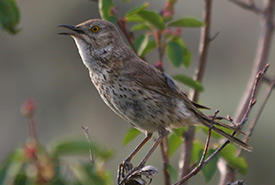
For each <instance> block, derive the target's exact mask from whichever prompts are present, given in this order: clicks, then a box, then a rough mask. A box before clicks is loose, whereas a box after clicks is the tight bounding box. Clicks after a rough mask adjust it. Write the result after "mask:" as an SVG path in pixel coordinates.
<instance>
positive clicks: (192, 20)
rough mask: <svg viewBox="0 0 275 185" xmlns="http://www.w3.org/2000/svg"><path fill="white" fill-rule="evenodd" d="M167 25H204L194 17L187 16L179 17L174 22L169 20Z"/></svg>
mask: <svg viewBox="0 0 275 185" xmlns="http://www.w3.org/2000/svg"><path fill="white" fill-rule="evenodd" d="M168 26H169V27H202V26H205V24H204V23H203V22H201V21H200V20H198V19H196V18H191V17H187V18H182V19H179V20H177V21H175V22H171V23H170V24H169V25H168Z"/></svg>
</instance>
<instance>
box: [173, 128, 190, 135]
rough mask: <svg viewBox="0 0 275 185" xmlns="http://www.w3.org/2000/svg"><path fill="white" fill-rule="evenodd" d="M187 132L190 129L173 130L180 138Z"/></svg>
mask: <svg viewBox="0 0 275 185" xmlns="http://www.w3.org/2000/svg"><path fill="white" fill-rule="evenodd" d="M187 130H188V127H181V128H176V129H173V133H174V134H176V135H177V136H179V137H182V134H183V132H184V131H187Z"/></svg>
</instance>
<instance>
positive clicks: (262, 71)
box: [212, 64, 269, 184]
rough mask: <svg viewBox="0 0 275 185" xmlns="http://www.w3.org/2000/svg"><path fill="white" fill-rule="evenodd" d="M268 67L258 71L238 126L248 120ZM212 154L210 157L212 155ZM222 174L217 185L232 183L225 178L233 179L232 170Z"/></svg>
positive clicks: (220, 148) (226, 142) (225, 143)
mask: <svg viewBox="0 0 275 185" xmlns="http://www.w3.org/2000/svg"><path fill="white" fill-rule="evenodd" d="M268 67H269V64H267V65H266V66H265V67H264V68H263V69H262V70H261V71H259V72H258V74H257V76H256V79H255V80H254V85H253V87H252V93H251V96H250V99H249V104H248V106H247V108H246V109H245V111H244V112H245V114H244V115H243V117H242V119H241V121H240V122H239V123H238V125H239V126H241V125H244V124H245V122H246V121H247V118H248V116H249V113H250V111H251V109H252V107H253V106H254V105H255V103H256V99H255V96H256V92H257V89H258V85H259V81H260V80H261V79H262V77H263V75H264V74H265V73H266V71H267V69H268ZM236 133H237V132H236V131H234V132H233V133H232V136H234V135H235V134H236ZM228 143H230V141H229V140H226V141H225V142H224V144H223V145H222V146H221V147H219V149H218V150H219V151H221V150H222V149H223V148H224V147H225V146H226V145H227V144H228ZM214 153H215V155H217V154H218V152H217V153H216V152H214ZM214 153H213V154H214ZM213 154H212V155H213ZM224 165H226V163H224ZM226 169H227V170H230V169H229V168H226ZM222 174H226V176H225V177H221V178H220V179H222V181H220V183H219V184H225V183H226V182H228V180H229V181H230V182H232V181H233V180H234V179H229V178H227V175H229V174H230V175H229V176H230V177H234V173H233V171H232V170H231V171H230V172H228V173H222Z"/></svg>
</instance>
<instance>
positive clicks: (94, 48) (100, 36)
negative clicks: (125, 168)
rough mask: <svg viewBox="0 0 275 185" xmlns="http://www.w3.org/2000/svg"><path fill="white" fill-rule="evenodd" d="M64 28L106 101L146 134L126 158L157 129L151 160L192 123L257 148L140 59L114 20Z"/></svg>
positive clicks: (92, 20) (94, 20) (91, 21)
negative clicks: (159, 148)
mask: <svg viewBox="0 0 275 185" xmlns="http://www.w3.org/2000/svg"><path fill="white" fill-rule="evenodd" d="M59 27H63V28H67V29H69V30H70V32H62V33H60V34H62V35H68V36H71V37H72V38H73V39H74V41H75V43H76V46H77V48H78V51H79V54H80V57H81V59H82V61H83V63H84V65H85V66H86V67H87V69H88V71H89V75H90V78H91V81H92V83H93V84H94V86H95V87H96V89H97V91H98V93H99V95H100V97H101V98H102V100H103V101H104V102H105V104H106V105H107V106H108V107H109V108H110V109H112V110H113V112H115V113H116V114H118V115H119V116H120V117H122V118H123V119H124V120H126V121H128V122H129V123H130V124H131V125H132V126H133V127H135V128H137V129H138V130H141V131H142V132H144V133H145V135H146V137H145V138H144V140H143V141H142V142H141V143H140V145H138V146H137V148H136V149H135V150H134V151H133V152H132V153H131V154H130V155H129V156H128V157H127V159H126V160H125V161H127V162H129V161H130V160H131V159H132V158H133V156H134V155H135V154H136V153H137V152H138V151H139V149H140V148H141V147H142V146H143V145H144V144H145V143H146V142H147V141H148V140H149V139H150V138H151V136H152V133H153V132H156V131H157V132H158V133H159V138H158V140H157V141H156V143H155V145H154V146H153V147H152V148H151V150H150V151H149V153H148V156H146V157H147V158H148V157H149V156H150V154H151V153H152V152H153V151H154V149H155V148H156V147H157V145H158V144H159V143H160V142H161V141H162V139H163V138H164V137H165V136H166V135H168V133H169V132H170V130H172V129H175V128H180V127H185V126H190V125H204V126H206V127H211V128H212V130H213V131H215V132H216V133H218V134H220V135H222V136H224V137H225V138H227V139H228V140H229V141H231V142H233V143H235V144H237V145H238V146H239V147H241V148H243V149H245V150H248V151H251V150H252V147H250V146H249V145H248V144H246V143H244V142H243V141H241V140H240V139H238V138H236V137H234V136H232V135H231V134H229V133H227V132H225V131H223V130H222V129H220V128H218V127H220V126H221V127H225V128H229V129H231V130H236V128H235V127H234V126H232V125H229V124H225V123H223V122H221V121H213V120H212V118H211V117H210V116H207V115H205V114H204V113H202V112H201V111H200V110H199V108H205V107H204V106H201V105H199V104H197V103H195V102H192V101H191V100H190V99H189V98H188V96H187V94H186V93H185V92H184V91H183V90H181V89H180V87H179V86H178V85H177V83H176V82H175V81H174V80H173V79H172V78H171V77H170V76H169V75H168V74H166V73H164V72H162V71H160V70H158V69H156V68H155V67H154V66H153V65H151V64H149V63H148V62H145V61H144V60H143V59H141V58H140V57H138V56H137V54H136V53H135V52H134V51H133V50H132V49H131V48H130V47H129V46H128V45H127V44H126V43H125V42H124V41H123V39H122V37H121V35H120V33H119V31H118V29H117V28H116V26H115V25H114V24H113V23H111V22H109V21H106V20H103V19H91V20H88V21H85V22H83V23H80V24H78V25H76V26H74V25H59ZM212 122H213V125H212V124H211V123H212ZM217 126H218V127H217ZM146 157H145V158H146ZM147 158H146V159H145V160H144V161H142V162H141V163H140V165H139V167H142V166H143V165H144V163H145V162H146V160H147Z"/></svg>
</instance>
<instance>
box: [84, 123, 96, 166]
mask: <svg viewBox="0 0 275 185" xmlns="http://www.w3.org/2000/svg"><path fill="white" fill-rule="evenodd" d="M81 128H82V129H83V130H84V134H85V136H86V139H87V141H88V142H89V144H90V145H92V142H91V137H90V135H89V132H88V127H84V126H81ZM89 161H90V162H91V163H92V164H93V163H94V156H93V151H92V146H91V147H90V157H89Z"/></svg>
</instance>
